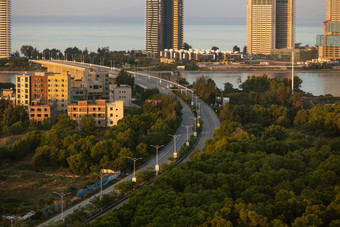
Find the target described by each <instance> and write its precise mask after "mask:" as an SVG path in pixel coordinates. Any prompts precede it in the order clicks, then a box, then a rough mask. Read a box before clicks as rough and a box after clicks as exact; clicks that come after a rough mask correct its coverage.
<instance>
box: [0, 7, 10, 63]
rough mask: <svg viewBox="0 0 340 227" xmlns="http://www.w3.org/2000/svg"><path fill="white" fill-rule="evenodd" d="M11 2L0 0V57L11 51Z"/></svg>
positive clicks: (4, 56)
mask: <svg viewBox="0 0 340 227" xmlns="http://www.w3.org/2000/svg"><path fill="white" fill-rule="evenodd" d="M10 10H11V2H10V0H0V58H9V56H10V53H11V11H10Z"/></svg>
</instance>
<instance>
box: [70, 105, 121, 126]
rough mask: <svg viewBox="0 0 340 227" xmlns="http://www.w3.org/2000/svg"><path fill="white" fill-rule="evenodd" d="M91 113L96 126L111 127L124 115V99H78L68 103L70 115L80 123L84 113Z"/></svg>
mask: <svg viewBox="0 0 340 227" xmlns="http://www.w3.org/2000/svg"><path fill="white" fill-rule="evenodd" d="M87 114H88V115H91V116H92V117H93V118H94V120H95V126H96V127H111V126H113V125H116V124H117V122H118V121H119V120H120V119H122V118H123V117H124V101H116V102H113V103H106V100H104V99H101V100H95V101H94V102H93V101H92V102H89V101H78V102H77V103H72V104H70V105H68V116H70V118H71V119H73V120H75V121H77V122H78V124H80V121H81V119H82V118H83V116H84V115H87Z"/></svg>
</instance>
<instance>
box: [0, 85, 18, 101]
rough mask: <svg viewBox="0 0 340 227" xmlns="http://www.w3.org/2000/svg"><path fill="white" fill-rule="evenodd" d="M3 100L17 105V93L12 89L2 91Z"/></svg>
mask: <svg viewBox="0 0 340 227" xmlns="http://www.w3.org/2000/svg"><path fill="white" fill-rule="evenodd" d="M1 99H8V100H10V101H11V102H12V104H13V105H15V91H14V90H13V89H12V88H11V89H2V94H1Z"/></svg>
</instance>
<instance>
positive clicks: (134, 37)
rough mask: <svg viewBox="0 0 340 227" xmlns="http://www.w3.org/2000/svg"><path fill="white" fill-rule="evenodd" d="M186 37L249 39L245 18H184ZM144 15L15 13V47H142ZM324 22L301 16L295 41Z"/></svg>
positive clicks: (310, 39) (196, 43) (309, 36)
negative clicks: (84, 15) (50, 15)
mask: <svg viewBox="0 0 340 227" xmlns="http://www.w3.org/2000/svg"><path fill="white" fill-rule="evenodd" d="M184 23H185V25H184V41H185V42H187V43H189V44H190V45H191V46H193V47H194V48H199V49H209V48H211V47H212V46H217V47H219V48H220V49H222V50H232V47H233V46H234V45H238V46H240V47H241V48H242V47H243V46H244V45H246V43H247V24H246V18H231V19H230V18H198V17H197V18H185V22H184ZM144 27H145V26H144V18H143V17H14V18H13V22H12V50H13V51H16V50H20V47H21V46H22V45H32V46H34V47H37V48H38V49H39V50H40V51H42V50H43V49H45V48H58V49H60V50H62V51H64V50H65V49H66V48H67V47H74V46H77V47H78V48H80V49H84V48H85V47H87V48H88V49H89V50H90V51H96V50H97V49H98V47H107V46H108V47H109V48H110V50H143V49H144V48H145V37H144V34H145V29H144ZM322 32H323V25H322V22H317V21H305V20H302V19H298V21H297V27H296V42H297V43H298V42H301V43H303V44H310V45H314V44H315V36H316V35H317V34H322Z"/></svg>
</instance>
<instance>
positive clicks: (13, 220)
mask: <svg viewBox="0 0 340 227" xmlns="http://www.w3.org/2000/svg"><path fill="white" fill-rule="evenodd" d="M15 220H16V217H15V216H11V217H10V218H9V221H10V222H11V227H13V224H14V222H15Z"/></svg>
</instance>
